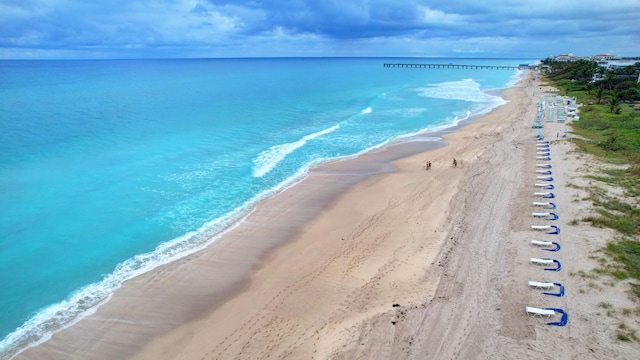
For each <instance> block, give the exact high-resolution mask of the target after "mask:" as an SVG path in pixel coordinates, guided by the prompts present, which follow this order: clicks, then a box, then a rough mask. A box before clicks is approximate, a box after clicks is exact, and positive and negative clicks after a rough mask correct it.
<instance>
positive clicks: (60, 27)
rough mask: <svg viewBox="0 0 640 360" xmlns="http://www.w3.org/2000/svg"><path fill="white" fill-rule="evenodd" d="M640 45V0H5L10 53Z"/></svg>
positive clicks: (590, 50) (351, 52)
mask: <svg viewBox="0 0 640 360" xmlns="http://www.w3.org/2000/svg"><path fill="white" fill-rule="evenodd" d="M567 52H573V53H575V54H576V55H592V54H596V53H604V52H611V53H613V54H616V55H620V56H640V2H639V1H638V0H615V1H602V0H599V1H594V0H535V1H533V0H520V1H518V0H488V1H481V0H473V1H469V0H439V1H433V0H426V1H425V0H314V1H311V0H255V1H237V0H226V1H225V0H153V1H152V0H0V58H3V59H12V58H14V59H25V58H158V57H269V56H417V57H439V56H454V57H519V58H535V59H541V58H544V57H546V56H548V55H557V54H561V53H567Z"/></svg>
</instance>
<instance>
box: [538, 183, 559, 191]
mask: <svg viewBox="0 0 640 360" xmlns="http://www.w3.org/2000/svg"><path fill="white" fill-rule="evenodd" d="M534 186H535V187H539V188H544V189H547V190H553V189H555V188H556V187H555V186H553V184H535V185H534Z"/></svg>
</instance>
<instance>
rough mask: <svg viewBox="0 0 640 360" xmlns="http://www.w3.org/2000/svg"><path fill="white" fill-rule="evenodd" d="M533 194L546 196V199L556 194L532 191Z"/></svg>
mask: <svg viewBox="0 0 640 360" xmlns="http://www.w3.org/2000/svg"><path fill="white" fill-rule="evenodd" d="M533 195H534V196H542V197H543V198H547V199H553V198H555V197H556V195H555V194H554V193H552V192H534V193H533Z"/></svg>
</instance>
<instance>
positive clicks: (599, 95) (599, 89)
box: [596, 85, 604, 104]
mask: <svg viewBox="0 0 640 360" xmlns="http://www.w3.org/2000/svg"><path fill="white" fill-rule="evenodd" d="M603 97H604V86H602V85H600V86H598V87H597V88H596V99H598V104H602V98H603Z"/></svg>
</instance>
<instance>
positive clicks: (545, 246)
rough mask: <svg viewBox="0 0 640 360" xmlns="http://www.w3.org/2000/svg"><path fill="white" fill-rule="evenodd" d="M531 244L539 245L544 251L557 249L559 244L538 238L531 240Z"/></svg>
mask: <svg viewBox="0 0 640 360" xmlns="http://www.w3.org/2000/svg"><path fill="white" fill-rule="evenodd" d="M531 245H533V246H539V247H541V248H542V250H546V251H559V250H560V244H558V243H557V242H555V241H540V240H531Z"/></svg>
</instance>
